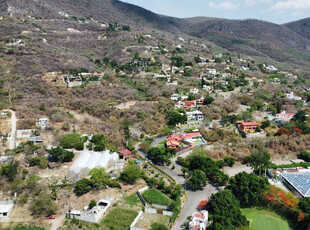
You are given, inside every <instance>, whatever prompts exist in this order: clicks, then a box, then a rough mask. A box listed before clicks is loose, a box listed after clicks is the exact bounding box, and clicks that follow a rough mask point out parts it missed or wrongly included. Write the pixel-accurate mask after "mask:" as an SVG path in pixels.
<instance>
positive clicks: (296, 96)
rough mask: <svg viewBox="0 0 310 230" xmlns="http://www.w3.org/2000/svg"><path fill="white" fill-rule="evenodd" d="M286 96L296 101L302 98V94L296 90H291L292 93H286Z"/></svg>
mask: <svg viewBox="0 0 310 230" xmlns="http://www.w3.org/2000/svg"><path fill="white" fill-rule="evenodd" d="M286 97H287V98H288V99H290V100H295V101H300V100H301V99H302V98H301V97H300V96H298V95H297V94H295V93H294V92H290V93H288V94H286Z"/></svg>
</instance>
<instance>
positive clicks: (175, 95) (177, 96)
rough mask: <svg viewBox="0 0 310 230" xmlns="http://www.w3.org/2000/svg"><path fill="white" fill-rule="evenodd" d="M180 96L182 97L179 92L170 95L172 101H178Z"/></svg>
mask: <svg viewBox="0 0 310 230" xmlns="http://www.w3.org/2000/svg"><path fill="white" fill-rule="evenodd" d="M180 98H181V96H180V95H179V94H175V93H174V94H172V95H171V97H170V99H171V100H172V101H178V100H179V99H180Z"/></svg>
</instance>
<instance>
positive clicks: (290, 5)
mask: <svg viewBox="0 0 310 230" xmlns="http://www.w3.org/2000/svg"><path fill="white" fill-rule="evenodd" d="M122 1H124V2H128V3H132V4H135V5H138V6H141V7H143V8H146V9H148V10H151V11H153V12H155V13H159V14H164V15H168V16H174V17H180V18H184V17H194V16H208V17H220V18H228V19H247V18H256V19H261V20H266V21H271V22H274V23H278V24H281V23H285V22H290V21H295V20H298V19H302V18H306V17H310V0H122Z"/></svg>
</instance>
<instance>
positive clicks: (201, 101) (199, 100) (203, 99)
mask: <svg viewBox="0 0 310 230" xmlns="http://www.w3.org/2000/svg"><path fill="white" fill-rule="evenodd" d="M204 101H205V98H204V97H201V98H199V99H197V100H196V105H203V103H204Z"/></svg>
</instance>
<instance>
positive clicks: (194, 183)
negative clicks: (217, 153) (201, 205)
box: [188, 169, 207, 190]
mask: <svg viewBox="0 0 310 230" xmlns="http://www.w3.org/2000/svg"><path fill="white" fill-rule="evenodd" d="M206 181H207V177H206V175H205V173H204V172H203V171H201V170H199V169H196V170H194V171H192V172H190V173H189V179H188V184H189V185H190V186H191V188H192V189H193V190H198V189H201V188H202V187H204V186H206V185H207V182H206Z"/></svg>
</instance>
